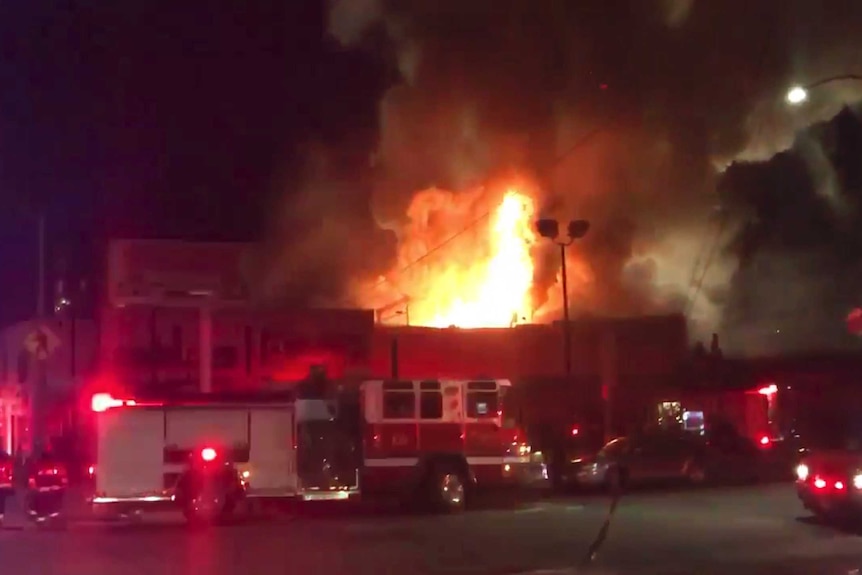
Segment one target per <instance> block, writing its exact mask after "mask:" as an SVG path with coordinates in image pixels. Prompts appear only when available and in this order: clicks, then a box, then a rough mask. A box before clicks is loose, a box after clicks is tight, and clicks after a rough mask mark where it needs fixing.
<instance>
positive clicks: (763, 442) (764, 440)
mask: <svg viewBox="0 0 862 575" xmlns="http://www.w3.org/2000/svg"><path fill="white" fill-rule="evenodd" d="M758 443H760V446H761V447H769V444H770V443H772V440H771V439H770V438H769V436H768V435H761V436H760V439H759V440H758Z"/></svg>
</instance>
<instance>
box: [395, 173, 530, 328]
mask: <svg viewBox="0 0 862 575" xmlns="http://www.w3.org/2000/svg"><path fill="white" fill-rule="evenodd" d="M490 215H491V219H490V222H489V223H488V225H487V227H485V226H482V227H481V228H480V230H478V233H479V235H478V236H474V237H473V238H469V239H468V238H463V239H461V241H459V242H457V245H453V246H452V247H451V248H450V249H447V250H445V253H440V254H439V256H435V257H434V258H433V261H429V262H428V263H427V265H422V266H421V268H422V269H421V270H414V272H413V273H411V274H410V275H409V276H406V277H398V278H393V279H394V280H395V283H396V284H397V289H398V290H399V291H400V292H401V293H402V294H407V295H408V298H409V300H410V303H409V318H410V323H411V324H412V325H421V326H428V327H441V328H443V327H450V326H457V327H462V328H478V327H509V326H511V325H513V324H514V323H516V322H518V321H519V320H520V318H523V317H530V315H531V307H532V306H531V288H532V283H533V260H532V254H531V250H532V247H533V245H534V244H535V242H536V235H535V233H534V231H533V219H534V215H535V202H534V200H533V199H532V198H531V197H530V196H528V195H526V194H524V193H522V192H520V191H518V190H517V189H509V190H508V191H507V192H506V193H505V194H504V195H503V197H502V200H501V202H500V204H499V206H498V207H497V208H496V209H494V210H492V212H491V214H490ZM481 234H487V235H485V236H484V237H483V236H482V235H481ZM471 239H472V240H473V241H470V240H471ZM451 252H456V253H451ZM423 264H424V262H423ZM417 267H418V266H417Z"/></svg>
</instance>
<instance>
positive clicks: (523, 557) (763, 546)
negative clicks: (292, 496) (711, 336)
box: [0, 485, 862, 575]
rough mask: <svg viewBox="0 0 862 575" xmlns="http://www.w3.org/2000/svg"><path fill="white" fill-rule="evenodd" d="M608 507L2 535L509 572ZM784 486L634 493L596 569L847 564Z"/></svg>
mask: <svg viewBox="0 0 862 575" xmlns="http://www.w3.org/2000/svg"><path fill="white" fill-rule="evenodd" d="M606 511H607V501H606V500H605V499H604V498H600V497H572V498H558V499H551V500H546V501H542V502H538V503H528V504H523V505H521V506H518V507H516V508H514V509H512V508H508V509H505V508H499V507H497V508H490V509H484V510H477V511H472V512H469V513H466V514H463V515H460V516H411V515H397V514H369V513H359V512H351V513H336V514H335V515H334V516H327V517H302V516H300V517H282V518H280V519H276V520H273V521H267V522H254V523H243V524H238V525H231V526H225V527H219V528H216V529H212V530H206V531H190V530H188V529H186V528H185V527H184V526H183V525H182V523H181V521H180V520H179V518H172V517H165V516H160V517H152V518H150V519H148V520H147V521H146V522H144V523H143V524H141V525H137V526H116V525H114V526H105V525H94V524H79V525H73V526H71V527H70V528H69V529H68V530H67V531H65V532H50V531H43V532H34V531H23V532H16V531H0V572H2V573H10V574H12V573H14V574H15V575H29V574H39V575H42V574H54V575H62V574H69V575H95V574H98V575H137V574H141V575H152V574H155V573H159V574H165V575H169V574H177V575H179V574H182V575H196V574H207V575H233V574H243V575H266V574H279V575H281V574H285V575H287V574H302V575H316V574H321V575H324V574H325V575H340V574H345V575H347V574H350V575H363V574H366V573H368V574H371V573H374V574H375V575H383V574H388V573H398V574H405V573H421V574H426V573H427V574H437V573H441V574H442V573H465V574H466V573H470V574H489V575H497V574H509V573H520V572H529V571H533V570H539V569H561V568H567V567H570V566H572V565H574V564H576V563H577V562H578V560H579V559H581V557H582V556H583V555H584V553H585V550H586V549H587V547H588V545H589V543H590V541H591V540H592V539H593V538H594V537H595V534H596V532H597V531H598V529H599V527H600V525H601V523H602V521H603V519H604V517H605V514H606ZM806 515H807V514H806V513H805V512H803V511H802V509H801V507H800V505H799V504H798V502H797V501H796V498H795V495H794V493H793V491H792V487H791V486H788V485H778V486H758V487H745V488H719V489H703V490H695V491H684V492H667V491H666V492H651V493H637V494H630V495H628V496H627V497H626V498H625V499H624V500H623V502H622V503H621V505H620V507H619V509H618V511H617V515H616V517H615V519H614V522H613V524H612V527H611V531H610V534H609V537H608V540H607V542H606V545H605V546H604V548H603V549H602V551H601V553H600V555H599V557H598V559H597V562H596V564H595V570H594V572H596V573H627V574H628V573H630V574H641V573H650V574H651V573H656V574H659V573H661V574H663V575H673V574H675V573H692V574H695V573H696V574H698V575H700V574H704V573H723V574H727V573H729V574H731V575H743V574H745V573H758V574H759V573H770V574H771V573H800V574H802V573H804V574H806V575H808V574H815V573H836V574H838V573H840V574H846V573H850V572H851V569H853V568H860V567H862V536H860V535H859V534H854V533H848V532H842V531H839V530H837V529H834V528H831V527H827V526H822V525H818V524H816V523H813V522H811V521H808V520H806V519H805V517H806Z"/></svg>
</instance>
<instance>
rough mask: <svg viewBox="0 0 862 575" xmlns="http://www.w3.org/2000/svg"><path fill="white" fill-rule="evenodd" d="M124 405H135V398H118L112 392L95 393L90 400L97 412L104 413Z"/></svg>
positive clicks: (91, 406) (91, 405)
mask: <svg viewBox="0 0 862 575" xmlns="http://www.w3.org/2000/svg"><path fill="white" fill-rule="evenodd" d="M124 405H135V400H133V399H117V398H116V397H114V396H112V395H111V394H110V393H95V394H93V399H91V400H90V409H92V410H93V411H94V412H96V413H102V412H105V411H108V410H109V409H113V408H115V407H123V406H124Z"/></svg>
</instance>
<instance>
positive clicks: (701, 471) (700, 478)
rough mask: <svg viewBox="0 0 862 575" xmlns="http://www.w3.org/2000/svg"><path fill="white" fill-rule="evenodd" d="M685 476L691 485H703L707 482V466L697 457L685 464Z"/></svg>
mask: <svg viewBox="0 0 862 575" xmlns="http://www.w3.org/2000/svg"><path fill="white" fill-rule="evenodd" d="M685 478H686V480H687V481H688V482H689V484H691V485H703V484H704V483H706V482H707V480H708V477H707V473H706V466H704V465H703V464H702V463H700V462H699V461H697V460H696V459H692V460H690V461H689V462H688V463H686V464H685Z"/></svg>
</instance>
